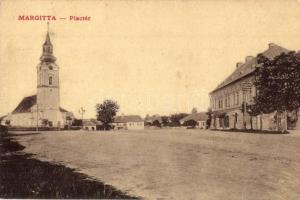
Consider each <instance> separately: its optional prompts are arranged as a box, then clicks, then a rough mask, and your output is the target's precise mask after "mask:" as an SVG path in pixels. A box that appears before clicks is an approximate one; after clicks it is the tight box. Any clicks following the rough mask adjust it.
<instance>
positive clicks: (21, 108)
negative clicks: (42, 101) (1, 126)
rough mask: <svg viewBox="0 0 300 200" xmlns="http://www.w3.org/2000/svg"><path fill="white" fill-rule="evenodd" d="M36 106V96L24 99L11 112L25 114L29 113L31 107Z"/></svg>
mask: <svg viewBox="0 0 300 200" xmlns="http://www.w3.org/2000/svg"><path fill="white" fill-rule="evenodd" d="M35 104H36V95H32V96H28V97H24V99H23V100H22V101H21V102H20V103H19V105H18V106H17V107H16V108H15V110H14V111H13V112H12V113H13V114H15V113H26V112H30V109H31V107H32V106H34V105H35Z"/></svg>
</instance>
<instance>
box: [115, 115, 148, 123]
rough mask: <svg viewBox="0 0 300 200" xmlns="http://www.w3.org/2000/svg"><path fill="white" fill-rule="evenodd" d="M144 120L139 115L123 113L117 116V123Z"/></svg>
mask: <svg viewBox="0 0 300 200" xmlns="http://www.w3.org/2000/svg"><path fill="white" fill-rule="evenodd" d="M143 121H144V120H143V119H142V118H141V117H140V116H139V115H122V116H116V117H115V119H114V122H115V123H127V122H143Z"/></svg>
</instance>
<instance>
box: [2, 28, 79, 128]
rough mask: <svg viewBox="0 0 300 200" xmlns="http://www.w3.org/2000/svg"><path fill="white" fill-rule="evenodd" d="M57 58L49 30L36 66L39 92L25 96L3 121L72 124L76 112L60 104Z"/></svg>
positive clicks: (15, 124) (26, 124)
mask: <svg viewBox="0 0 300 200" xmlns="http://www.w3.org/2000/svg"><path fill="white" fill-rule="evenodd" d="M48 27H49V25H48ZM48 29H49V28H48ZM55 61H56V58H55V57H54V55H53V45H52V43H51V40H50V35H49V30H48V31H47V34H46V40H45V42H44V44H43V53H42V56H41V57H40V63H39V64H38V65H37V67H36V69H37V94H36V95H32V96H28V97H25V98H24V99H23V100H22V101H21V102H20V103H19V105H18V106H17V107H16V108H15V109H14V111H13V112H12V113H10V114H8V115H7V116H6V117H5V118H4V119H3V121H4V123H9V124H10V126H13V127H35V126H39V127H57V128H63V127H65V126H67V125H70V124H71V123H72V119H73V118H74V116H73V114H72V113H71V112H68V111H67V110H65V109H63V108H61V107H60V86H59V66H58V65H57V64H56V63H55Z"/></svg>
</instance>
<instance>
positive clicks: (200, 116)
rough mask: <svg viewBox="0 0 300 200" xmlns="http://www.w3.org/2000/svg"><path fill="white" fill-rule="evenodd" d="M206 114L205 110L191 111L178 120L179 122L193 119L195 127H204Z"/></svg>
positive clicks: (182, 122)
mask: <svg viewBox="0 0 300 200" xmlns="http://www.w3.org/2000/svg"><path fill="white" fill-rule="evenodd" d="M207 119H208V116H207V114H206V113H205V112H200V113H192V114H190V115H188V116H186V117H184V118H182V119H181V120H180V124H184V123H187V122H188V121H194V122H196V123H197V125H196V128H200V129H206V126H207Z"/></svg>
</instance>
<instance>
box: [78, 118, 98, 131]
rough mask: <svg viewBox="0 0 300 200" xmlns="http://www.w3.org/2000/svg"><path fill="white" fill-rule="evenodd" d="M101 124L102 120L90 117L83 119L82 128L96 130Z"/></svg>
mask: <svg viewBox="0 0 300 200" xmlns="http://www.w3.org/2000/svg"><path fill="white" fill-rule="evenodd" d="M100 125H101V123H100V122H98V121H97V120H93V119H89V120H83V122H82V127H83V128H82V129H83V130H87V131H95V130H97V127H99V126H100Z"/></svg>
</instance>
